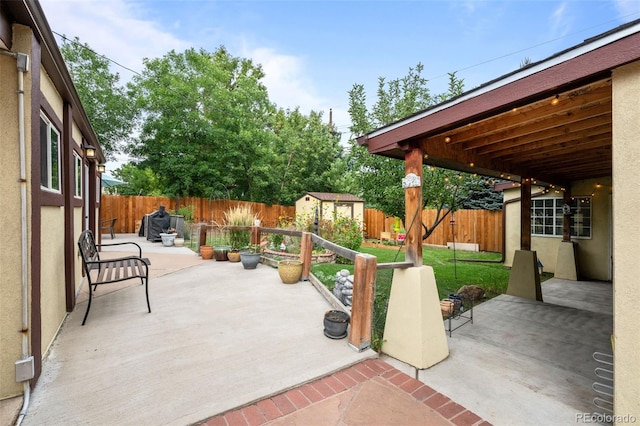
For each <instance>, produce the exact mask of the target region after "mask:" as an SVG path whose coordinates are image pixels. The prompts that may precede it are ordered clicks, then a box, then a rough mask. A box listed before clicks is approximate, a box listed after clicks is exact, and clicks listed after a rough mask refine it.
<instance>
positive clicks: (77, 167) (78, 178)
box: [73, 151, 82, 198]
mask: <svg viewBox="0 0 640 426" xmlns="http://www.w3.org/2000/svg"><path fill="white" fill-rule="evenodd" d="M73 166H74V167H73V170H74V176H73V178H74V192H73V196H74V197H75V198H82V157H80V156H79V155H78V153H76V152H75V151H74V152H73Z"/></svg>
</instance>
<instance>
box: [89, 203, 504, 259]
mask: <svg viewBox="0 0 640 426" xmlns="http://www.w3.org/2000/svg"><path fill="white" fill-rule="evenodd" d="M178 203H179V206H178V207H188V206H194V218H195V221H196V222H206V223H218V224H222V223H224V212H225V211H227V210H229V209H231V208H234V207H236V206H238V205H249V206H251V208H252V210H253V211H254V212H255V213H256V214H257V215H258V217H259V218H260V221H261V224H262V226H264V227H270V228H275V227H277V226H278V219H279V218H281V217H285V218H289V219H293V218H294V217H295V207H293V206H280V205H272V206H268V205H266V204H263V203H251V202H248V201H233V200H220V199H216V200H209V199H207V198H196V197H184V198H180V199H179V200H178ZM161 205H163V206H165V207H166V209H167V210H170V211H174V210H176V199H172V198H167V197H146V196H125V195H105V194H103V195H102V204H101V206H100V215H101V219H102V220H106V219H111V218H116V219H117V221H116V224H115V227H114V229H115V232H116V233H134V232H138V229H137V226H136V223H139V221H141V220H142V218H143V217H144V215H145V214H149V213H152V212H154V211H156V210H158V209H159V208H160V206H161ZM435 216H436V211H435V210H423V212H422V221H423V222H424V223H428V224H431V223H433V220H434V218H435ZM450 219H451V216H447V218H446V219H445V220H444V221H443V222H442V223H441V224H440V225H439V226H438V227H437V228H436V229H435V231H434V232H433V233H432V234H431V235H430V236H429V238H427V240H426V241H425V243H426V244H434V245H443V246H444V245H446V244H447V242H452V241H454V239H453V236H452V228H453V232H454V236H455V241H456V242H457V243H475V244H478V247H479V249H480V250H481V251H492V252H501V251H502V244H503V241H502V239H503V238H502V232H503V229H502V228H503V225H502V211H488V210H458V211H457V212H455V225H454V226H453V227H452V226H451V224H450ZM394 222H395V219H394V218H393V217H389V216H385V214H384V213H382V212H381V211H379V210H376V209H365V212H364V229H365V231H366V235H367V238H375V239H378V238H380V233H381V232H385V231H387V232H388V231H392V232H393V225H394ZM416 225H419V224H416ZM401 226H402V227H404V226H405V225H404V224H401Z"/></svg>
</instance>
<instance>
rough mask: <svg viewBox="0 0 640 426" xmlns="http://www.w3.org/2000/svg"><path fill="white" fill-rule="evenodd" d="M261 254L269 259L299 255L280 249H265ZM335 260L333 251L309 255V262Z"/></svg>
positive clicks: (297, 258) (298, 257)
mask: <svg viewBox="0 0 640 426" xmlns="http://www.w3.org/2000/svg"><path fill="white" fill-rule="evenodd" d="M263 255H264V256H265V257H267V258H271V259H279V260H299V259H300V255H299V254H297V253H286V252H284V253H283V252H281V251H274V250H269V249H265V250H264V253H263ZM335 261H336V254H335V253H321V254H312V255H311V263H333V262H335Z"/></svg>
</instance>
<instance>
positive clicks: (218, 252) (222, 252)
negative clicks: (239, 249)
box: [213, 246, 230, 262]
mask: <svg viewBox="0 0 640 426" xmlns="http://www.w3.org/2000/svg"><path fill="white" fill-rule="evenodd" d="M229 249H230V247H229V246H216V247H214V248H213V257H214V258H215V259H216V260H217V261H219V262H221V261H225V260H229V258H228V257H227V253H229Z"/></svg>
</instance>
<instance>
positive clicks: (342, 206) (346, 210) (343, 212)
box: [334, 203, 353, 219]
mask: <svg viewBox="0 0 640 426" xmlns="http://www.w3.org/2000/svg"><path fill="white" fill-rule="evenodd" d="M334 209H335V213H336V217H350V218H352V219H353V204H352V203H336V204H335V207H334Z"/></svg>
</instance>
